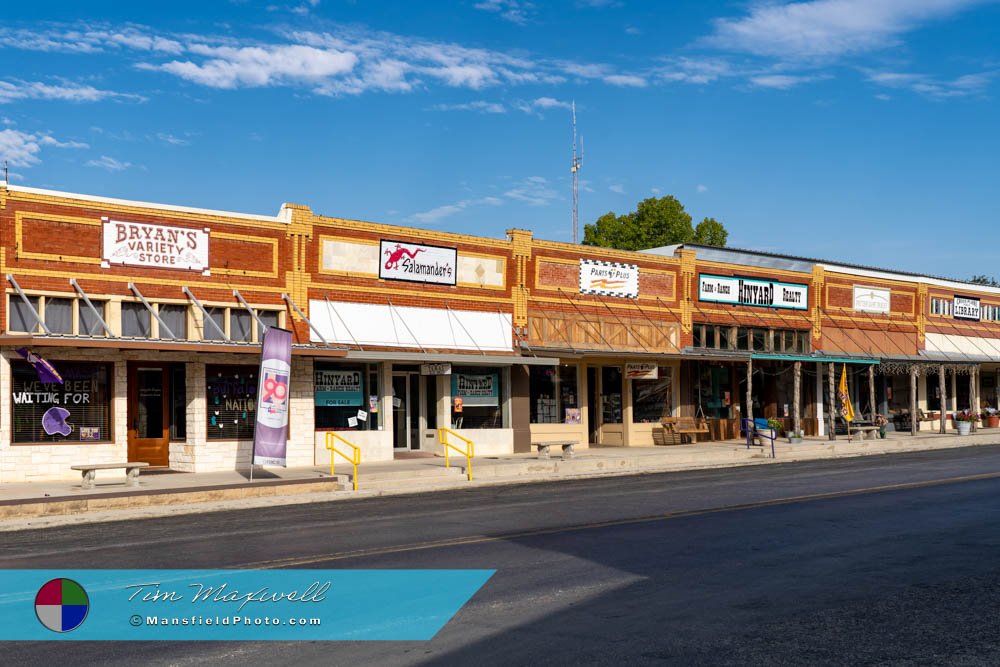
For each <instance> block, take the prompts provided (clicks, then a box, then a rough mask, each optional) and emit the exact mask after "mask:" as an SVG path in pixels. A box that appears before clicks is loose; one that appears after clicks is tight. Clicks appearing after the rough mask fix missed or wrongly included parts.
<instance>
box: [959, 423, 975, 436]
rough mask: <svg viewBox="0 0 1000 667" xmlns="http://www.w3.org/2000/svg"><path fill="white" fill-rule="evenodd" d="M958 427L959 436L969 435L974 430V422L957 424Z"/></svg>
mask: <svg viewBox="0 0 1000 667" xmlns="http://www.w3.org/2000/svg"><path fill="white" fill-rule="evenodd" d="M955 424H956V425H957V426H958V434H959V435H969V431H970V430H971V429H972V422H955Z"/></svg>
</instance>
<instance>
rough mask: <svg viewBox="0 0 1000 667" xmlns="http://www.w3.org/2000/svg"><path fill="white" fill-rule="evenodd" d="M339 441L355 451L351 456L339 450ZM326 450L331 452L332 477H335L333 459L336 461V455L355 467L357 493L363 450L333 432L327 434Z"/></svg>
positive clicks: (355, 488) (354, 478)
mask: <svg viewBox="0 0 1000 667" xmlns="http://www.w3.org/2000/svg"><path fill="white" fill-rule="evenodd" d="M337 440H340V441H341V442H342V443H344V444H345V445H347V446H348V447H350V448H351V449H352V450H353V451H352V455H351V456H348V455H347V454H345V453H344V452H342V451H341V450H339V449H337ZM326 448H327V449H329V450H330V476H331V477H333V459H334V456H335V455H336V454H340V455H341V456H343V457H344V458H345V459H347V460H348V461H349V462H350V463H351V465H353V466H354V477H353V480H354V490H355V491H357V490H358V465H359V464H360V463H361V448H360V447H358V446H357V445H353V444H351V443H349V442H348V441H346V440H344V439H343V438H342V437H340V436H339V435H337V434H336V433H333V432H332V431H330V432H327V434H326Z"/></svg>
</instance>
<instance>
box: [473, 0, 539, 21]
mask: <svg viewBox="0 0 1000 667" xmlns="http://www.w3.org/2000/svg"><path fill="white" fill-rule="evenodd" d="M473 7H475V8H476V9H479V10H481V11H484V12H490V13H493V14H497V15H499V16H500V18H502V19H504V20H505V21H510V22H511V23H517V24H518V25H524V24H525V23H527V22H528V18H529V16H530V15H531V14H532V13H533V12H534V9H535V5H534V4H532V3H530V2H524V1H523V0H482V2H477V3H476V4H475V5H473Z"/></svg>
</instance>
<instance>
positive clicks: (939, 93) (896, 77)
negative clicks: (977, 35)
mask: <svg viewBox="0 0 1000 667" xmlns="http://www.w3.org/2000/svg"><path fill="white" fill-rule="evenodd" d="M867 74H868V80H869V81H870V82H872V83H874V84H877V85H880V86H884V87H886V88H895V89H902V90H910V91H912V92H914V93H917V94H919V95H923V96H925V97H930V98H934V99H945V98H950V97H968V96H971V95H979V94H981V93H982V92H983V91H984V90H985V89H986V87H987V86H988V85H989V83H990V81H992V80H993V79H994V78H995V77H996V74H997V73H996V72H980V73H978V74H964V75H962V76H958V77H955V78H953V79H950V80H949V79H938V78H935V77H932V76H929V75H927V74H917V73H912V72H887V71H881V72H880V71H874V70H868V71H867ZM876 97H877V96H876ZM887 97H888V96H887ZM879 99H881V98H879Z"/></svg>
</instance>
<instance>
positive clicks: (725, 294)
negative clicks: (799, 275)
mask: <svg viewBox="0 0 1000 667" xmlns="http://www.w3.org/2000/svg"><path fill="white" fill-rule="evenodd" d="M698 300H699V301H708V302H714V303H731V304H733V305H742V306H763V307H765V308H790V309H792V310H808V309H809V286H808V285H802V284H799V283H782V282H778V281H776V280H759V279H756V278H737V277H731V276H710V275H707V274H704V273H702V274H699V275H698Z"/></svg>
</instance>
